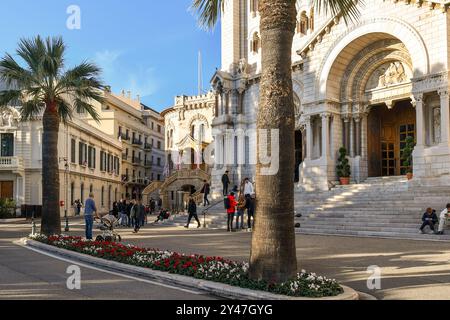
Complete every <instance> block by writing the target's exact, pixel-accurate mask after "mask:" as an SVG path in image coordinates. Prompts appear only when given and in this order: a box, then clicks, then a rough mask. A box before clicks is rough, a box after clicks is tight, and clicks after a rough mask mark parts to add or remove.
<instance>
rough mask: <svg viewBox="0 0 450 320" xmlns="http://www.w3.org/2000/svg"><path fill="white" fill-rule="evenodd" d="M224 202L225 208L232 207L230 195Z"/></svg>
mask: <svg viewBox="0 0 450 320" xmlns="http://www.w3.org/2000/svg"><path fill="white" fill-rule="evenodd" d="M223 203H224V205H225V209H230V207H231V203H230V198H228V197H226V198H224V199H223Z"/></svg>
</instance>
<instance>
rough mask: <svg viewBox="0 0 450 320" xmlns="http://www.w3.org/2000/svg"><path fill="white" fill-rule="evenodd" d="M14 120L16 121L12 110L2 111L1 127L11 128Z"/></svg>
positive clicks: (0, 117)
mask: <svg viewBox="0 0 450 320" xmlns="http://www.w3.org/2000/svg"><path fill="white" fill-rule="evenodd" d="M13 122H14V123H16V121H15V119H14V114H13V112H12V111H10V110H5V111H3V112H2V113H1V116H0V127H7V128H11V127H12V126H13Z"/></svg>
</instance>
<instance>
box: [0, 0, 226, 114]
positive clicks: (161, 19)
mask: <svg viewBox="0 0 450 320" xmlns="http://www.w3.org/2000/svg"><path fill="white" fill-rule="evenodd" d="M190 3H191V0H128V1H124V0H91V1H88V0H72V1H66V0H39V1H30V0H15V1H8V3H7V5H6V1H5V0H3V9H4V10H5V9H7V12H8V14H4V15H3V16H2V19H0V30H1V31H0V36H1V37H0V39H1V40H0V44H1V47H0V54H1V55H2V56H3V55H4V53H5V52H9V53H13V52H14V50H15V48H16V46H17V42H18V40H19V39H20V38H23V37H32V36H35V35H37V34H40V35H42V36H48V35H62V36H63V37H64V39H65V41H66V43H67V45H68V47H69V48H68V54H67V65H68V66H71V65H75V64H77V63H79V62H81V61H83V60H86V59H87V60H90V61H94V62H96V63H97V64H98V65H100V67H102V69H103V71H104V72H103V80H104V81H105V82H106V83H107V84H109V85H111V86H112V90H113V92H116V93H119V92H120V91H121V90H122V89H124V90H126V91H127V90H130V91H132V93H133V95H136V94H140V95H141V97H142V102H143V103H145V104H147V105H149V106H151V107H153V108H155V109H157V110H163V109H165V108H166V107H168V106H170V105H172V104H173V97H174V96H175V95H180V94H187V95H191V94H197V91H198V90H197V56H198V51H199V50H201V52H202V56H203V78H204V81H203V83H204V87H205V88H206V89H208V88H209V79H210V78H211V76H212V74H213V73H214V71H215V68H216V67H220V28H219V26H218V27H216V29H215V30H214V31H213V32H206V31H204V30H200V29H199V28H198V25H197V22H196V19H195V16H194V15H193V14H192V13H191V12H190V11H189V10H188V9H189V5H190ZM70 5H77V6H78V7H79V8H80V10H81V29H79V30H69V29H68V28H67V27H66V22H67V20H68V18H69V14H67V8H68V7H69V6H70ZM6 7H7V8H6Z"/></svg>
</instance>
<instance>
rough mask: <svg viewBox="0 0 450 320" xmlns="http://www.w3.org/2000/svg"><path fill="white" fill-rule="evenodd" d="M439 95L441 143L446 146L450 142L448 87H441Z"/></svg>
mask: <svg viewBox="0 0 450 320" xmlns="http://www.w3.org/2000/svg"><path fill="white" fill-rule="evenodd" d="M438 94H439V96H440V97H441V144H442V145H446V146H448V144H449V142H450V137H449V133H450V131H449V122H450V110H449V107H450V104H449V97H448V89H441V90H439V91H438Z"/></svg>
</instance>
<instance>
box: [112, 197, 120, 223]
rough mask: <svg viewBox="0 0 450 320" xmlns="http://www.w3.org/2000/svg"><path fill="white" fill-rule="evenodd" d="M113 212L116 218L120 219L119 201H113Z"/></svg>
mask: <svg viewBox="0 0 450 320" xmlns="http://www.w3.org/2000/svg"><path fill="white" fill-rule="evenodd" d="M112 214H113V216H114V217H116V219H119V205H118V204H117V201H114V202H113V208H112Z"/></svg>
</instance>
